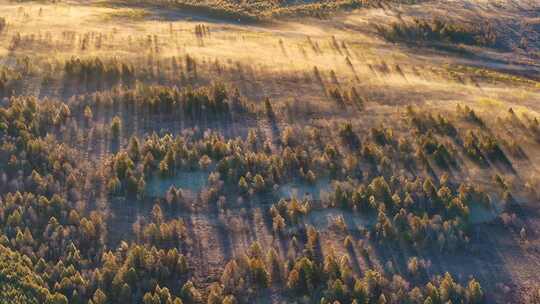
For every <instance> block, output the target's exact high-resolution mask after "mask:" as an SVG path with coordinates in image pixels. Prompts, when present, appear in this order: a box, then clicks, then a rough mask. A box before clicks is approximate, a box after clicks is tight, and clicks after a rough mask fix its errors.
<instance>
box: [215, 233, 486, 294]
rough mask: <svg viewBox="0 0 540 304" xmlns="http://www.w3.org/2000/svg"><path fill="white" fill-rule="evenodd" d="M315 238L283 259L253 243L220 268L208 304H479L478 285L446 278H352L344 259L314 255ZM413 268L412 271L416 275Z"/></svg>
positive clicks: (379, 274)
mask: <svg viewBox="0 0 540 304" xmlns="http://www.w3.org/2000/svg"><path fill="white" fill-rule="evenodd" d="M318 246H319V245H318V234H317V232H315V231H313V230H312V231H311V232H309V237H308V241H307V243H306V244H305V246H304V249H303V251H300V250H301V249H300V248H298V249H295V250H294V251H293V252H294V253H293V254H292V255H291V256H288V257H287V258H285V259H284V258H282V257H281V256H280V254H279V253H278V252H277V251H276V250H275V249H273V248H271V249H270V250H264V249H263V248H262V247H261V246H260V245H259V244H258V243H254V244H252V245H251V247H250V248H249V250H247V252H246V253H245V254H243V255H241V256H239V257H238V258H236V259H234V260H232V261H230V262H229V263H227V265H226V266H225V268H224V271H223V274H222V276H221V280H220V283H221V284H215V285H214V286H213V287H212V288H211V291H210V294H209V298H208V303H253V302H256V301H257V299H258V298H259V297H260V296H261V295H262V294H263V292H264V290H266V289H269V288H277V289H279V290H284V291H285V292H286V294H287V295H288V296H289V297H292V298H293V299H305V300H306V301H308V302H310V303H325V304H326V303H396V302H397V303H409V302H410V303H447V302H452V303H482V302H483V299H484V294H483V291H482V288H481V286H480V284H479V283H478V282H477V281H476V280H474V279H471V280H470V281H469V282H468V284H467V286H465V287H464V286H461V285H460V284H458V283H457V282H456V281H455V280H454V279H453V278H452V276H451V275H450V274H448V273H446V274H445V275H444V276H438V277H435V278H434V279H432V280H428V281H427V282H422V280H416V281H415V282H408V280H407V279H406V278H404V277H403V276H401V275H399V274H397V273H394V274H393V275H388V274H386V273H384V272H383V271H380V270H376V269H363V271H362V273H363V275H361V276H358V275H355V274H354V272H353V270H352V268H351V264H350V261H349V259H348V257H347V256H342V257H338V256H336V255H335V253H334V252H333V250H330V251H329V252H328V253H327V254H325V255H321V254H320V253H317V248H318ZM416 269H418V268H414V270H416Z"/></svg>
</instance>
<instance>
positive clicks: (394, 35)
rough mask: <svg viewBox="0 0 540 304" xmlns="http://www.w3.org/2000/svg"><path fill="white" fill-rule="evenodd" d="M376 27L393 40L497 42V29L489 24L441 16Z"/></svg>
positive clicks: (485, 44) (386, 37)
mask: <svg viewBox="0 0 540 304" xmlns="http://www.w3.org/2000/svg"><path fill="white" fill-rule="evenodd" d="M376 29H377V30H378V32H379V34H380V35H382V36H383V37H384V38H385V39H387V40H389V41H392V42H399V41H407V42H412V43H414V42H450V43H462V44H469V45H480V46H492V45H494V44H495V43H496V42H497V35H496V33H495V30H494V29H493V27H492V26H491V25H489V24H482V25H467V24H457V23H451V22H448V21H444V20H442V19H440V18H433V19H432V20H423V19H417V18H414V19H413V21H412V22H407V21H402V22H394V23H392V24H391V25H390V26H389V27H386V26H376Z"/></svg>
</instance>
